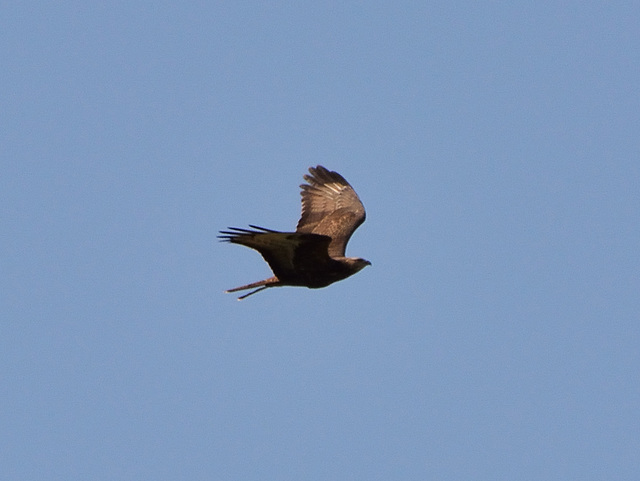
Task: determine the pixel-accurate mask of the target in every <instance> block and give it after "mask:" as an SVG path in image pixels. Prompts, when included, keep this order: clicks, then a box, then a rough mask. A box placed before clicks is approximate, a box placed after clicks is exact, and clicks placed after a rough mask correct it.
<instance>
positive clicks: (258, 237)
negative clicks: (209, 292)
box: [218, 165, 371, 300]
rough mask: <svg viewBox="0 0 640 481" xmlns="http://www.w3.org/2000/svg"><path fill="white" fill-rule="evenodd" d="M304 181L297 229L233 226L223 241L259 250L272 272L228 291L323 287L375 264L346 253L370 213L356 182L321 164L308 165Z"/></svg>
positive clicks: (223, 237)
mask: <svg viewBox="0 0 640 481" xmlns="http://www.w3.org/2000/svg"><path fill="white" fill-rule="evenodd" d="M304 180H305V181H306V182H307V183H306V184H302V185H301V186H300V189H301V191H300V195H301V197H302V215H301V216H300V220H299V221H298V225H297V226H296V231H295V232H280V231H276V230H271V229H266V228H264V227H258V226H256V225H251V224H249V227H250V229H241V228H238V227H228V229H229V230H223V231H220V235H219V236H218V238H219V239H220V240H221V241H222V242H230V243H232V244H240V245H243V246H246V247H249V248H251V249H254V250H256V251H258V252H259V253H260V254H261V255H262V257H263V258H264V260H265V261H266V262H267V264H269V267H270V268H271V270H272V271H273V274H274V275H273V276H272V277H269V278H267V279H264V280H262V281H257V282H252V283H250V284H246V285H243V286H240V287H235V288H233V289H229V290H227V291H225V292H226V293H230V292H237V291H242V290H248V289H255V290H253V291H251V292H249V293H248V294H244V295H242V296H240V297H238V300H242V299H245V298H247V297H249V296H250V295H252V294H255V293H257V292H260V291H263V290H265V289H267V288H270V287H280V286H302V287H308V288H310V289H318V288H321V287H326V286H328V285H329V284H333V283H334V282H336V281H341V280H343V279H346V278H347V277H349V276H352V275H353V274H355V273H357V272H359V271H360V270H362V269H363V268H365V267H366V266H369V265H371V262H369V261H368V260H366V259H362V258H360V257H346V256H345V250H346V246H347V242H349V239H350V238H351V235H352V234H353V233H354V231H355V230H356V229H357V228H358V227H359V226H360V225H361V224H362V223H363V222H364V220H365V217H366V213H365V210H364V205H362V202H361V201H360V198H359V197H358V194H356V192H355V190H353V187H351V185H350V184H349V183H348V182H347V181H346V180H345V178H344V177H342V176H341V175H340V174H338V173H337V172H333V171H330V170H328V169H326V168H325V167H323V166H321V165H317V166H316V167H310V168H309V174H305V175H304Z"/></svg>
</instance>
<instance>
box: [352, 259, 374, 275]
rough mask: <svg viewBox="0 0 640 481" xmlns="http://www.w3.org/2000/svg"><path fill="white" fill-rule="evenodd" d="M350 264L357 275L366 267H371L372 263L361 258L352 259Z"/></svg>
mask: <svg viewBox="0 0 640 481" xmlns="http://www.w3.org/2000/svg"><path fill="white" fill-rule="evenodd" d="M349 264H351V266H352V267H353V271H354V273H356V272H358V271H361V270H362V269H364V268H365V267H367V266H370V265H371V262H369V261H368V260H367V259H362V258H360V257H351V258H350V259H349Z"/></svg>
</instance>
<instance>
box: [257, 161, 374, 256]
mask: <svg viewBox="0 0 640 481" xmlns="http://www.w3.org/2000/svg"><path fill="white" fill-rule="evenodd" d="M309 172H310V174H311V175H305V176H304V179H305V180H306V181H307V182H308V183H307V184H303V185H301V186H300V188H301V189H302V191H301V192H300V195H301V196H302V216H301V217H300V220H299V221H298V227H297V229H296V232H299V233H312V234H320V235H326V236H329V237H331V242H330V243H329V255H330V256H331V257H344V255H345V249H346V246H347V242H349V239H350V238H351V235H352V234H353V233H354V231H355V230H356V229H357V228H358V227H359V226H360V224H362V223H363V222H364V219H365V210H364V206H363V205H362V202H360V199H359V198H358V194H356V192H355V190H353V187H351V186H350V185H349V183H348V182H347V181H346V180H345V179H344V177H342V176H341V175H340V174H338V173H337V172H332V171H330V170H327V169H325V168H324V167H322V166H321V165H318V166H316V167H311V168H310V169H309ZM267 262H268V261H267Z"/></svg>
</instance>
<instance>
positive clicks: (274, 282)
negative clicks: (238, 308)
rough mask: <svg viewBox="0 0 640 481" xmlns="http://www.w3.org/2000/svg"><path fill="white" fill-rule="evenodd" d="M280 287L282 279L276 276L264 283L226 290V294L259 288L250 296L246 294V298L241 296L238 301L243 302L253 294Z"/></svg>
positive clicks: (259, 282) (253, 283)
mask: <svg viewBox="0 0 640 481" xmlns="http://www.w3.org/2000/svg"><path fill="white" fill-rule="evenodd" d="M279 285H280V279H278V278H277V277H276V276H273V277H269V279H265V280H263V281H258V282H252V283H251V284H246V285H244V286H240V287H234V288H233V289H229V290H226V291H225V292H226V293H229V292H237V291H244V290H245V289H253V288H254V287H258V289H256V290H255V291H251V292H250V293H248V294H245V295H244V296H240V297H238V300H239V301H241V300H242V299H244V298H246V297H249V296H250V295H251V294H255V293H256V292H260V291H262V290H264V289H266V288H267V287H275V286H279Z"/></svg>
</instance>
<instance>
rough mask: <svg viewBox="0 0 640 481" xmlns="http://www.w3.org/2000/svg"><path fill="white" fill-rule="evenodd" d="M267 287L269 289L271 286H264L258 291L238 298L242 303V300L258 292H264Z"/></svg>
mask: <svg viewBox="0 0 640 481" xmlns="http://www.w3.org/2000/svg"><path fill="white" fill-rule="evenodd" d="M267 287H269V286H262V287H261V288H260V289H256V290H255V291H251V292H250V293H249V294H245V295H244V296H240V297H238V300H239V301H241V300H242V299H246V298H247V297H249V296H250V295H251V294H255V293H256V292H260V291H264V290H265V289H266V288H267Z"/></svg>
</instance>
